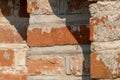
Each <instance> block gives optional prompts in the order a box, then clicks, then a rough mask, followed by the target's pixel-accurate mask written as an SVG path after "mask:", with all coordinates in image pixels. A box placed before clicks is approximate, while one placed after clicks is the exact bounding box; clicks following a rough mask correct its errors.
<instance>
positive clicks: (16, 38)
mask: <svg viewBox="0 0 120 80" xmlns="http://www.w3.org/2000/svg"><path fill="white" fill-rule="evenodd" d="M22 41H23V39H22V37H21V36H20V34H19V33H18V32H17V30H16V29H15V27H13V26H12V25H9V24H1V25H0V43H18V42H22Z"/></svg>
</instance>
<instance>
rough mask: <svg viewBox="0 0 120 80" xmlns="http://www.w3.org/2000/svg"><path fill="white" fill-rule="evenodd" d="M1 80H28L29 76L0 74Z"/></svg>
mask: <svg viewBox="0 0 120 80" xmlns="http://www.w3.org/2000/svg"><path fill="white" fill-rule="evenodd" d="M0 80H27V74H24V73H22V74H4V73H0Z"/></svg>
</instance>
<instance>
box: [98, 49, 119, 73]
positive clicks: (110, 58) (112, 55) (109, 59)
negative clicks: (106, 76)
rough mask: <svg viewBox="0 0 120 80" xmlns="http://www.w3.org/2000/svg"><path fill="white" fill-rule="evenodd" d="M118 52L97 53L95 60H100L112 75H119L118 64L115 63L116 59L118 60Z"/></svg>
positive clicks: (117, 50)
mask: <svg viewBox="0 0 120 80" xmlns="http://www.w3.org/2000/svg"><path fill="white" fill-rule="evenodd" d="M119 52H120V49H116V50H105V51H99V52H98V53H99V54H98V56H97V57H96V60H98V61H99V60H102V61H103V62H104V64H105V66H106V67H108V68H109V69H110V70H111V73H112V74H118V73H119V70H118V69H119V66H118V65H120V63H119V62H118V61H117V58H119V56H118V53H119Z"/></svg>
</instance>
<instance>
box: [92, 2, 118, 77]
mask: <svg viewBox="0 0 120 80" xmlns="http://www.w3.org/2000/svg"><path fill="white" fill-rule="evenodd" d="M90 12H91V16H92V17H91V18H90V40H91V41H93V42H92V44H91V50H92V53H91V77H92V78H100V79H102V78H106V79H108V78H117V77H119V76H120V61H119V59H120V56H119V53H120V41H119V40H120V1H118V0H104V1H101V0H98V1H97V2H96V3H93V4H91V5H90Z"/></svg>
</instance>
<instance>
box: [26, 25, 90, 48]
mask: <svg viewBox="0 0 120 80" xmlns="http://www.w3.org/2000/svg"><path fill="white" fill-rule="evenodd" d="M27 36H28V37H27V43H28V45H29V46H47V45H49V46H50V45H64V44H90V41H89V28H87V27H86V26H80V31H74V32H71V29H70V28H69V27H62V28H53V29H52V30H51V32H50V33H46V32H44V33H42V30H41V29H39V28H34V29H33V30H32V31H29V30H28V31H27Z"/></svg>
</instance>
